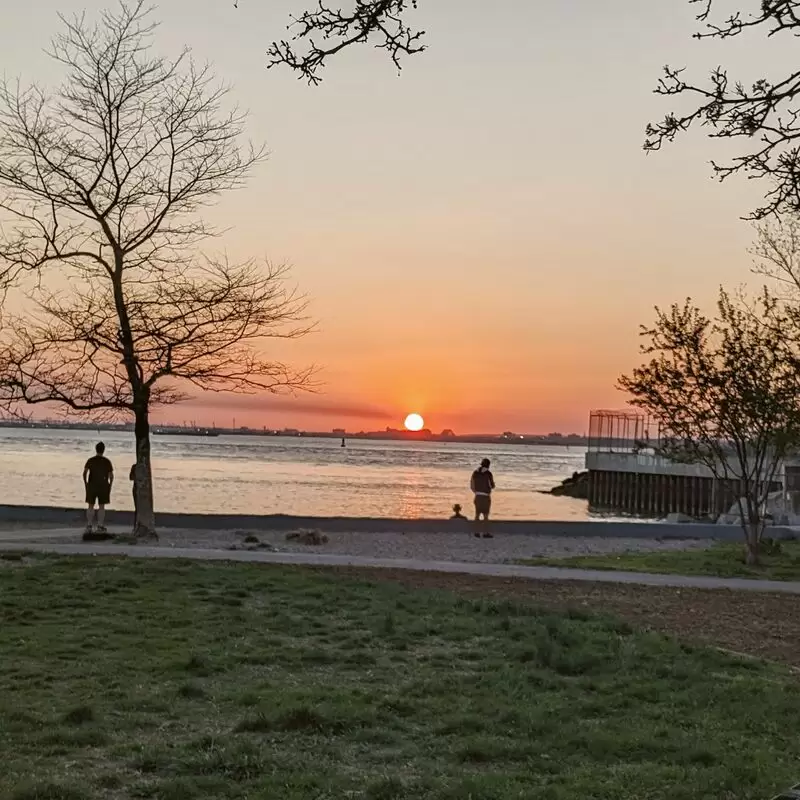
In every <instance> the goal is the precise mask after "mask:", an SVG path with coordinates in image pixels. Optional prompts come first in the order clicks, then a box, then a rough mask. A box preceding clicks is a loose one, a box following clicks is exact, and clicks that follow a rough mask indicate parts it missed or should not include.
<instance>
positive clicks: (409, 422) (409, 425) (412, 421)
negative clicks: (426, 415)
mask: <svg viewBox="0 0 800 800" xmlns="http://www.w3.org/2000/svg"><path fill="white" fill-rule="evenodd" d="M405 426H406V430H407V431H421V430H422V429H423V428H424V427H425V420H424V419H422V417H421V416H420V415H419V414H409V415H408V416H407V417H406V421H405Z"/></svg>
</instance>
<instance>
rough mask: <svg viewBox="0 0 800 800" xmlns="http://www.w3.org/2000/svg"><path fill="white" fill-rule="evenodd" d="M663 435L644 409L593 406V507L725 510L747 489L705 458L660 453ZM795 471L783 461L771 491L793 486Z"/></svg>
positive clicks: (642, 512) (695, 513) (664, 512)
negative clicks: (680, 459)
mask: <svg viewBox="0 0 800 800" xmlns="http://www.w3.org/2000/svg"><path fill="white" fill-rule="evenodd" d="M659 440H660V436H659V432H658V430H656V429H655V425H654V424H653V423H652V422H651V421H650V420H648V419H647V418H646V417H645V416H644V415H642V414H637V413H635V412H624V411H622V412H620V411H593V412H592V413H591V415H590V418H589V441H588V449H587V453H586V469H587V470H588V472H589V506H590V508H594V509H598V510H612V511H618V512H622V513H626V514H632V515H635V516H639V517H656V518H658V517H666V516H668V515H670V514H680V515H684V516H687V517H692V518H693V519H705V518H711V519H715V518H716V517H718V516H719V515H720V514H726V513H727V512H728V511H729V510H730V508H731V507H732V506H733V505H734V503H735V502H736V499H737V497H740V496H741V495H742V488H741V485H740V484H741V482H740V481H739V480H723V479H718V478H716V477H715V476H714V474H713V472H712V471H711V470H710V469H709V468H708V467H707V466H705V465H704V464H686V463H677V462H674V461H670V460H669V459H667V458H664V457H662V456H659V455H656V452H655V451H656V449H657V443H658V442H659ZM796 472H797V467H796V466H794V465H791V464H785V465H782V466H781V469H780V470H779V472H778V475H777V476H776V480H775V481H774V482H773V483H772V485H771V486H770V491H771V492H778V491H781V490H782V489H787V490H788V489H791V488H793V484H794V483H795V482H796V481H793V478H794V477H795V474H796ZM790 484H791V485H790Z"/></svg>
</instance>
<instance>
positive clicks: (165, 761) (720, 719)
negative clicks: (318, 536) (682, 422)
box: [0, 558, 800, 800]
mask: <svg viewBox="0 0 800 800" xmlns="http://www.w3.org/2000/svg"><path fill="white" fill-rule="evenodd" d="M0 652H1V653H2V657H3V669H2V671H0V758H2V769H0V798H2V800H81V799H82V798H98V800H99V798H159V800H191V799H192V798H242V799H243V800H244V798H248V800H253V799H256V798H265V800H266V798H269V799H270V800H281V799H283V798H286V799H287V800H288V799H289V798H292V799H293V800H294V799H296V800H301V798H302V800H317V799H320V800H321V799H322V798H331V800H333V798H337V799H338V798H359V799H363V800H392V799H393V798H434V799H437V800H438V799H439V798H441V800H445V799H447V800H470V798H472V800H509V798H541V799H542V800H577V798H593V799H594V800H603V799H605V798H608V800H611V799H612V798H613V800H625V799H626V798H637V800H641V799H642V798H648V799H649V800H655V799H657V798H663V800H667V799H668V798H669V800H697V799H698V798H726V799H727V800H733V799H734V798H736V800H747V799H748V798H752V800H764V799H765V798H767V797H770V796H772V795H773V794H776V793H777V792H778V790H780V789H782V788H785V787H786V786H788V785H790V784H792V783H794V782H796V781H797V780H798V779H800V758H799V757H798V749H797V739H796V733H795V725H794V720H796V719H798V717H800V683H798V681H797V678H796V676H794V675H793V674H792V673H790V672H789V671H788V670H786V669H784V668H782V667H777V666H766V665H763V664H761V663H760V662H757V661H753V660H739V659H736V658H734V657H730V656H727V655H724V654H722V653H720V652H718V651H715V650H704V649H693V648H690V647H686V646H682V645H681V644H679V643H676V642H674V641H672V640H670V639H668V638H665V637H663V636H660V635H657V634H654V633H639V632H635V631H634V630H633V629H632V628H631V627H630V626H628V625H627V624H625V623H615V622H613V621H608V620H602V619H596V618H592V617H588V616H587V615H585V614H580V613H572V614H562V615H558V614H555V613H554V612H545V611H537V610H536V609H535V608H534V607H532V606H530V605H527V604H525V603H524V602H521V601H511V600H502V599H494V600H486V599H480V598H470V597H458V596H456V595H454V594H450V593H447V592H441V591H434V590H415V589H411V588H407V587H404V586H401V585H399V584H395V583H388V582H387V583H368V582H366V581H365V580H358V579H356V578H353V577H348V578H342V577H339V576H336V575H335V574H333V573H327V574H326V573H320V572H319V571H310V570H302V569H293V568H281V567H265V566H258V565H245V564H203V563H196V564H188V563H184V562H173V561H163V562H156V561H138V560H125V559H119V560H115V559H100V558H96V559H88V558H87V559H55V558H34V559H31V560H27V559H26V560H22V561H18V562H13V561H11V562H9V561H5V560H3V561H0Z"/></svg>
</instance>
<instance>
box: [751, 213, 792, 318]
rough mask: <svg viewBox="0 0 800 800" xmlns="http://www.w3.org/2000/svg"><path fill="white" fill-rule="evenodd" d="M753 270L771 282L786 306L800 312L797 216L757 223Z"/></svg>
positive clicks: (752, 251) (752, 249) (752, 250)
mask: <svg viewBox="0 0 800 800" xmlns="http://www.w3.org/2000/svg"><path fill="white" fill-rule="evenodd" d="M750 253H751V255H753V256H754V257H755V264H754V265H753V271H754V272H755V273H756V274H757V275H763V276H764V277H767V278H769V279H770V280H772V281H774V282H775V283H776V284H777V286H778V287H779V289H780V291H781V295H782V297H783V298H784V299H785V300H786V303H787V305H789V306H790V307H792V306H793V307H796V308H797V309H798V311H800V218H798V217H797V216H796V215H787V216H783V217H777V218H776V219H772V220H769V221H768V222H763V223H759V224H758V225H756V242H755V245H754V246H753V247H752V248H751V250H750Z"/></svg>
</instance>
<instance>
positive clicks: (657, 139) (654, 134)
mask: <svg viewBox="0 0 800 800" xmlns="http://www.w3.org/2000/svg"><path fill="white" fill-rule="evenodd" d="M689 2H690V3H691V4H695V5H697V6H698V8H699V11H698V15H697V20H698V22H699V23H700V24H701V28H700V30H699V31H698V32H697V33H696V34H695V38H697V39H721V40H725V39H731V38H734V37H736V36H739V35H742V34H745V33H749V32H751V31H752V32H755V33H758V32H761V33H763V34H764V35H765V36H766V37H767V38H769V39H772V38H774V39H775V40H776V41H777V40H784V41H786V42H787V45H788V46H790V47H794V45H795V43H796V41H797V36H798V34H800V0H760V2H759V3H757V4H754V5H757V10H755V11H754V12H753V13H750V14H748V13H746V12H742V11H740V10H735V11H733V12H731V13H727V12H726V13H723V14H722V15H721V17H720V18H719V19H718V18H717V17H718V15H716V14H715V13H714V12H715V10H716V9H717V8H718V7H719V6H720V5H722V3H721V0H689ZM737 4H738V3H737ZM656 92H657V93H658V94H662V95H666V96H668V97H680V98H687V99H688V100H689V102H690V108H689V110H688V111H687V112H686V113H683V114H679V113H669V114H667V115H666V116H665V117H664V119H663V120H661V121H660V122H657V123H652V124H650V125H648V126H647V138H646V141H645V145H644V147H645V150H659V149H660V148H661V147H662V146H663V144H664V143H665V142H670V141H672V140H673V139H674V138H675V137H676V136H677V135H678V134H679V133H682V132H684V131H687V130H689V129H690V128H692V127H694V126H702V127H704V128H705V129H706V130H707V131H708V132H709V133H708V135H709V136H710V137H712V138H717V139H734V140H737V141H741V142H742V144H743V150H744V152H743V154H742V155H740V156H737V157H735V158H733V159H731V160H730V161H729V162H727V163H718V162H712V166H713V170H714V172H715V174H716V175H717V176H719V178H720V179H725V178H727V177H728V176H730V175H733V174H737V173H738V174H742V175H745V176H747V177H749V178H767V179H768V181H769V185H770V187H771V188H770V189H769V190H767V191H766V193H765V202H764V205H762V206H760V207H759V208H757V209H755V210H754V211H753V212H752V214H751V216H752V217H753V218H755V219H763V218H764V217H766V216H768V215H771V214H777V213H782V212H786V211H789V212H794V213H796V212H798V211H800V150H799V149H798V140H799V139H800V69H798V70H793V71H791V72H790V73H789V74H788V75H785V76H784V77H782V78H781V79H780V80H777V81H770V80H767V79H766V78H765V77H751V78H750V79H749V80H744V79H735V78H732V77H731V76H730V75H729V74H728V70H727V69H725V68H724V67H721V66H720V67H717V68H716V69H714V70H713V71H712V72H711V76H710V80H709V81H708V82H707V83H705V84H702V83H697V82H694V83H693V82H690V81H688V80H686V79H685V78H684V70H683V69H676V68H674V67H669V66H667V67H665V68H664V76H663V77H662V78H661V80H660V82H659V84H658V87H657V88H656Z"/></svg>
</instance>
